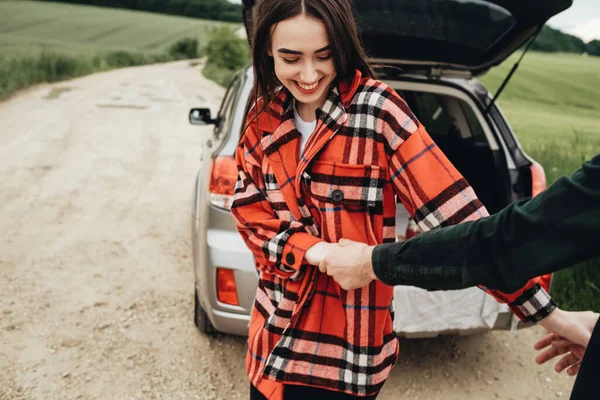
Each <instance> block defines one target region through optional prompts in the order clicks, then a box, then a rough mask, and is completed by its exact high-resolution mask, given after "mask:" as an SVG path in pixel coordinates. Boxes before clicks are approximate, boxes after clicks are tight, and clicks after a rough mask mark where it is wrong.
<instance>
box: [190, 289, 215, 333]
mask: <svg viewBox="0 0 600 400" xmlns="http://www.w3.org/2000/svg"><path fill="white" fill-rule="evenodd" d="M194 323H195V324H196V327H197V328H198V330H199V331H200V332H202V333H204V334H207V335H213V334H215V333H216V332H217V331H216V330H215V327H214V326H213V324H212V322H210V319H208V315H206V311H204V309H203V308H202V306H201V305H200V302H199V301H198V293H197V292H196V291H194Z"/></svg>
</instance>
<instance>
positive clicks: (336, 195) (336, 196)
mask: <svg viewBox="0 0 600 400" xmlns="http://www.w3.org/2000/svg"><path fill="white" fill-rule="evenodd" d="M331 199H332V200H333V201H334V202H336V203H339V202H341V201H342V200H344V192H342V191H341V190H340V189H335V190H334V191H333V192H332V193H331Z"/></svg>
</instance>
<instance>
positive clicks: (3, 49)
mask: <svg viewBox="0 0 600 400" xmlns="http://www.w3.org/2000/svg"><path fill="white" fill-rule="evenodd" d="M219 24H221V23H219V22H215V21H206V20H200V19H193V18H184V17H175V16H169V15H160V14H153V13H148V12H139V11H138V12H136V11H128V10H118V9H112V8H102V7H91V6H80V5H72V4H62V3H47V2H35V1H8V0H4V1H0V54H4V55H10V54H18V55H22V54H25V55H30V54H37V53H39V52H41V51H42V50H46V51H48V50H50V51H56V52H61V53H66V54H71V55H79V54H82V53H88V52H91V53H94V54H96V53H98V52H107V51H116V50H126V51H137V52H164V51H166V49H167V48H168V47H169V45H170V44H172V43H173V42H175V41H177V40H178V39H181V38H184V37H193V38H197V39H198V40H199V42H200V45H203V44H204V42H203V40H204V39H205V38H206V36H207V35H206V33H207V29H210V28H211V27H214V26H216V25H219Z"/></svg>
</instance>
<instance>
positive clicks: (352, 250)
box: [305, 239, 377, 290]
mask: <svg viewBox="0 0 600 400" xmlns="http://www.w3.org/2000/svg"><path fill="white" fill-rule="evenodd" d="M372 252H373V247H370V246H368V245H366V244H364V243H359V242H354V241H352V240H348V239H341V240H340V241H339V243H326V242H321V243H317V244H316V245H314V246H312V247H311V248H310V249H308V251H307V252H306V255H305V258H306V260H307V261H308V262H309V263H310V264H312V265H314V266H318V267H319V270H320V271H321V272H323V273H324V274H327V275H329V276H331V277H332V278H333V279H335V281H336V282H337V283H338V284H339V285H340V286H341V287H342V289H344V290H352V289H358V288H361V287H363V286H366V285H368V284H369V283H371V281H372V280H374V279H377V277H376V276H375V273H374V272H373V267H372V265H371V253H372Z"/></svg>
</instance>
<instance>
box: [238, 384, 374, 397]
mask: <svg viewBox="0 0 600 400" xmlns="http://www.w3.org/2000/svg"><path fill="white" fill-rule="evenodd" d="M376 398H377V394H374V395H371V396H366V397H364V396H363V397H359V396H352V395H350V394H346V393H342V392H334V391H332V390H326V389H321V388H315V387H310V386H296V385H285V386H284V387H283V400H306V399H310V400H321V399H323V400H375V399H376ZM250 400H267V398H266V397H265V396H263V395H262V393H261V392H259V391H258V389H257V388H255V387H254V386H253V385H250Z"/></svg>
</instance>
